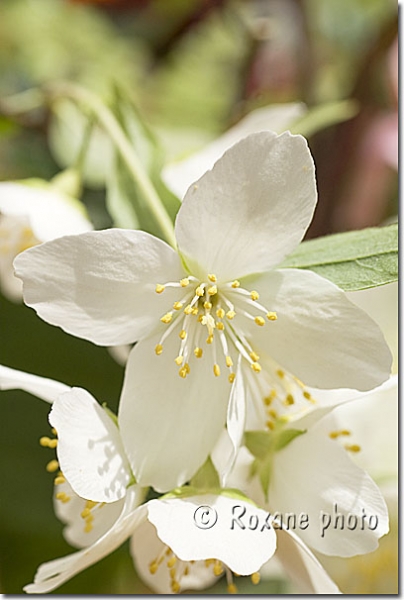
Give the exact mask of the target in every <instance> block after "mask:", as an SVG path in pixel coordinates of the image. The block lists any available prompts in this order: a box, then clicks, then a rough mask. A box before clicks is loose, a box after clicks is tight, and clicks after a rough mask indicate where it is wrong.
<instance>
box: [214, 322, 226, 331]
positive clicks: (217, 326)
mask: <svg viewBox="0 0 404 600" xmlns="http://www.w3.org/2000/svg"><path fill="white" fill-rule="evenodd" d="M216 329H218V330H219V331H224V329H225V327H224V323H222V322H221V321H219V322H218V323H216Z"/></svg>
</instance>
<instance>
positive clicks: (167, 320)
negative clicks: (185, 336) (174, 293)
mask: <svg viewBox="0 0 404 600" xmlns="http://www.w3.org/2000/svg"><path fill="white" fill-rule="evenodd" d="M172 320H173V313H172V312H168V313H166V314H165V315H163V316H162V317H161V319H160V321H161V322H162V323H166V324H168V323H171V321H172Z"/></svg>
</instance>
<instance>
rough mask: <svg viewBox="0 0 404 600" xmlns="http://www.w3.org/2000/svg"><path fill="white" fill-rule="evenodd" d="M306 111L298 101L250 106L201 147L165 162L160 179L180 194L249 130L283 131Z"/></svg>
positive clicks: (248, 133) (181, 195) (175, 192)
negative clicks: (231, 125)
mask: <svg viewBox="0 0 404 600" xmlns="http://www.w3.org/2000/svg"><path fill="white" fill-rule="evenodd" d="M305 112H306V107H305V105H304V104H301V103H297V102H296V103H290V104H272V105H270V106H265V107H263V108H258V109H256V110H253V111H252V112H251V113H249V114H248V115H246V116H245V117H244V118H243V119H241V120H240V121H239V122H238V123H237V124H236V125H234V126H233V127H231V128H230V129H229V130H228V131H226V132H225V133H224V134H223V135H221V136H220V137H219V138H217V139H216V140H214V141H213V142H210V143H209V144H207V145H206V146H205V147H204V148H202V150H199V151H197V152H195V153H193V154H192V155H191V156H189V157H187V158H185V159H183V160H179V161H176V162H173V163H171V164H168V165H166V166H165V167H164V169H163V171H162V178H163V181H164V183H165V184H166V185H167V187H168V188H169V189H170V190H171V191H172V192H174V194H177V196H178V197H179V198H183V196H184V195H185V193H186V191H187V189H188V188H189V186H190V185H191V184H192V183H193V182H194V181H196V180H197V179H199V178H200V177H201V176H202V175H203V174H204V173H205V172H206V171H208V170H209V169H211V168H212V167H213V165H214V164H215V162H216V161H217V160H218V159H219V158H220V157H221V156H222V155H223V154H224V152H226V150H228V149H229V148H230V147H231V146H233V145H234V144H236V143H237V142H239V141H240V140H242V139H243V138H245V137H247V136H248V135H250V134H252V133H258V132H260V131H268V130H270V131H276V133H282V131H285V130H287V129H289V127H290V126H291V125H292V123H293V122H295V121H297V119H298V118H299V117H301V116H303V115H304V113H305Z"/></svg>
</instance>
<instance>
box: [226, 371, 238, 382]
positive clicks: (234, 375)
mask: <svg viewBox="0 0 404 600" xmlns="http://www.w3.org/2000/svg"><path fill="white" fill-rule="evenodd" d="M227 379H228V380H229V383H233V381H234V380H235V379H236V374H235V373H230V375H229V376H228V378H227Z"/></svg>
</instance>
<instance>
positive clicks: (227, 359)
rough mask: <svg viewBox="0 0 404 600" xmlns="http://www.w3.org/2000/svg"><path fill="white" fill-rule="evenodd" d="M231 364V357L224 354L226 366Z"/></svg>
mask: <svg viewBox="0 0 404 600" xmlns="http://www.w3.org/2000/svg"><path fill="white" fill-rule="evenodd" d="M232 366H233V361H232V359H231V356H226V367H232Z"/></svg>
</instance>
